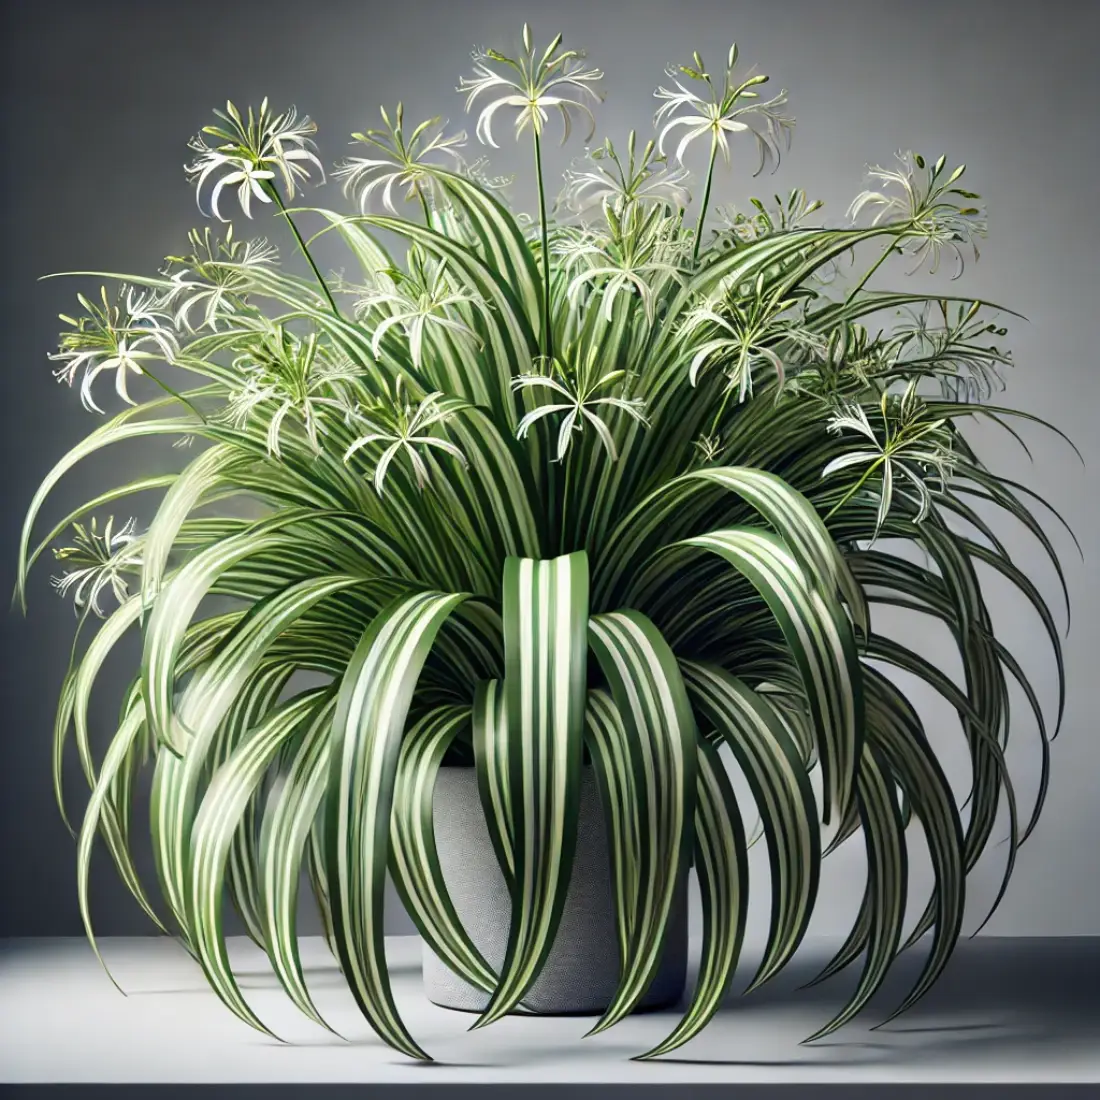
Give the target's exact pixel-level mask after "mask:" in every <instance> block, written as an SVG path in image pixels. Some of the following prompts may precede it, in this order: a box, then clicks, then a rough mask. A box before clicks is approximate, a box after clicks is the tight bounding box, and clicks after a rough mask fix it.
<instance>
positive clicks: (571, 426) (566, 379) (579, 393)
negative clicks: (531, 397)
mask: <svg viewBox="0 0 1100 1100" xmlns="http://www.w3.org/2000/svg"><path fill="white" fill-rule="evenodd" d="M596 360H597V353H596V352H595V351H593V352H592V353H590V354H589V355H588V357H587V359H586V361H585V362H584V363H583V364H582V365H580V366H574V367H570V366H568V365H566V364H564V363H563V362H562V361H561V360H559V359H556V358H555V360H554V362H553V365H552V368H551V373H550V374H536V373H531V374H521V375H519V376H518V377H517V378H514V379H513V380H512V388H513V389H515V390H532V389H543V390H549V391H550V402H549V403H548V404H546V405H539V406H538V407H537V408H534V409H532V410H531V411H530V412H529V413H527V414H526V415H525V416H524V417H523V419H522V420H520V422H519V424H518V425H517V426H516V438H517V439H523V438H524V437H525V436H526V435H527V433H528V432H529V431H530V430H531V428H532V427H533V426H534V425H535V424H536V423H537V422H538V421H539V420H542V419H543V418H544V417H547V416H555V415H558V414H561V413H564V416H562V420H561V423H560V425H559V426H558V454H557V460H558V461H559V462H562V461H564V459H565V456H566V454H567V453H568V452H569V447H570V445H571V444H572V442H573V436H574V434H576V433H577V432H581V431H583V430H584V428H585V426H586V425H588V426H590V427H591V428H592V429H593V431H595V433H596V437H597V438H598V439H599V441H600V443H601V444H602V446H603V448H604V450H605V451H606V452H607V454H608V457H610V458H611V460H612V461H614V460H615V459H616V458H618V448H617V447H616V446H615V436H614V434H613V433H612V431H611V427H610V426H609V425H608V423H607V421H606V420H605V419H604V416H603V410H605V409H606V410H614V409H618V410H619V411H621V412H624V413H626V414H627V416H629V417H630V418H631V419H632V420H635V421H637V422H638V423H639V424H642V425H645V424H647V423H648V421H647V420H646V416H645V402H643V401H642V400H640V399H639V398H632V397H624V396H623V395H622V393H621V392H620V393H618V394H616V393H614V392H609V391H612V390H614V389H615V388H616V387H621V384H622V383H623V382H624V381H625V379H626V377H627V372H626V371H623V370H612V371H608V373H607V374H604V375H600V374H599V371H598V369H597V362H596Z"/></svg>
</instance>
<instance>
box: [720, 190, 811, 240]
mask: <svg viewBox="0 0 1100 1100" xmlns="http://www.w3.org/2000/svg"><path fill="white" fill-rule="evenodd" d="M749 202H750V203H752V206H753V212H752V213H749V212H748V211H742V210H738V208H737V207H736V206H735V205H733V204H732V203H730V204H728V205H724V206H716V207H715V208H714V212H715V213H716V214H717V215H718V216H719V217H720V218H721V219H722V221H723V222H724V223H725V224H726V226H727V227H728V228H729V230H730V231H731V232H732V233H733V235H734V236H735V237H736V238H737V239H738V240H739V241H744V242H746V243H749V242H751V241H758V240H761V239H762V238H764V237H770V236H771V235H772V234H773V233H783V232H787V231H789V230H791V229H797V228H798V227H799V226H801V225H802V223H803V222H804V221H805V220H806V218H808V217H809V216H810V215H811V214H812V213H814V211H816V210H820V209H821V207H822V206H823V205H824V204H823V203H822V202H821V200H820V199H814V200H813V201H812V202H811V201H810V200H809V199H808V198H807V197H806V192H805V191H803V190H802V189H801V188H795V189H794V190H793V191H792V192H791V193H790V194H789V195H788V196H787V200H786V202H783V201H781V200H780V198H779V196H778V195H776V197H775V205H774V206H773V207H772V208H770V209H769V208H768V207H767V206H765V205H764V203H762V202H761V201H760V200H759V199H749Z"/></svg>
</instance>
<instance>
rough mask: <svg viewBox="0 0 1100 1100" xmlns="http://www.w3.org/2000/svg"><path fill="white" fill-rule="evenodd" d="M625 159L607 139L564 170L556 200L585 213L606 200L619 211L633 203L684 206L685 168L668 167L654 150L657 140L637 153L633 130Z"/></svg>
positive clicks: (685, 199) (575, 211) (686, 190)
mask: <svg viewBox="0 0 1100 1100" xmlns="http://www.w3.org/2000/svg"><path fill="white" fill-rule="evenodd" d="M626 150H627V152H626V159H625V160H624V159H623V158H621V157H620V156H619V154H618V152H617V151H616V150H615V146H614V145H613V144H612V142H611V140H610V139H607V140H606V141H605V142H604V143H603V145H601V146H599V148H597V149H594V150H592V152H590V153H588V155H587V157H586V158H585V160H584V161H583V162H581V163H579V164H577V165H575V166H574V167H573V168H571V169H569V170H568V171H566V173H565V187H564V188H563V190H562V194H561V198H560V200H559V202H560V203H561V204H562V205H564V206H566V207H568V208H569V209H570V210H572V211H573V212H574V213H575V214H584V213H586V212H587V211H589V210H592V209H593V208H595V207H597V206H602V205H603V204H604V203H605V202H606V203H609V204H610V205H611V208H612V209H613V210H614V211H615V212H616V213H617V214H622V212H623V211H624V209H626V207H628V206H631V205H633V204H638V205H641V206H646V205H657V206H662V207H666V208H668V209H671V210H677V209H683V207H685V206H686V205H687V204H688V202H689V201H690V199H691V195H690V193H689V191H688V189H687V180H688V178H689V175H690V173H689V172H688V171H687V169H686V168H677V169H669V168H668V166H667V164H666V163H665V160H666V158H665V157H664V156H662V155H660V154H659V153H658V152H657V143H656V142H655V141H653V140H650V141H647V142H646V144H645V146H644V148H643V149H642V153H641V155H640V156H639V155H638V154H637V152H636V137H635V133H634V131H633V130H631V131H630V136H629V137H628V138H627V145H626Z"/></svg>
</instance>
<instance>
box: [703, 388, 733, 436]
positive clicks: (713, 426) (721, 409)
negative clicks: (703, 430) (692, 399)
mask: <svg viewBox="0 0 1100 1100" xmlns="http://www.w3.org/2000/svg"><path fill="white" fill-rule="evenodd" d="M732 392H733V386H732V385H730V386H727V387H726V388H725V391H724V392H723V394H722V404H721V405H719V406H718V411H717V412H716V413H715V414H714V419H713V420H712V421H711V423H710V432H709V433H708V434H709V435H711V436H713V435H714V433H715V432H716V431H717V430H718V425H719V423H720V422H721V420H722V417H723V415H724V414H725V411H726V406H727V405H728V404H729V400H730V394H731V393H732Z"/></svg>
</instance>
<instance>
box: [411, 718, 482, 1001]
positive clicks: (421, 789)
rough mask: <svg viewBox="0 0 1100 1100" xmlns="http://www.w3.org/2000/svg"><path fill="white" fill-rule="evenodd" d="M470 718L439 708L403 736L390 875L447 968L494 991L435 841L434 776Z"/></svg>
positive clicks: (426, 937) (421, 932)
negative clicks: (456, 903)
mask: <svg viewBox="0 0 1100 1100" xmlns="http://www.w3.org/2000/svg"><path fill="white" fill-rule="evenodd" d="M469 721H470V711H469V708H468V707H459V706H453V707H440V708H438V709H436V710H433V711H431V712H429V713H428V714H427V715H426V716H425V717H424V718H422V719H421V720H420V721H419V722H417V723H416V724H415V725H413V726H412V727H411V728H410V729H409V731H408V733H407V734H406V735H405V740H404V741H403V742H402V745H401V755H400V756H399V758H398V761H397V778H396V780H395V783H394V794H393V824H392V828H391V839H392V847H391V850H390V873H391V876H392V878H393V884H394V886H395V888H396V889H397V892H398V894H399V895H400V897H401V900H402V901H403V902H404V903H405V911H406V912H407V913H408V914H409V916H410V917H411V918H412V921H413V923H414V924H415V925H416V927H417V929H418V930H419V932H420V934H421V936H422V937H423V938H424V942H425V943H426V944H427V945H428V946H429V947H430V948H431V949H432V950H433V951H434V952H435V953H436V955H438V956H439V958H440V959H442V960H443V962H444V963H445V964H446V966H447V967H448V969H450V970H452V971H453V972H454V973H455V974H457V975H458V976H459V977H461V978H463V979H465V980H466V981H467V982H469V983H470V984H471V985H473V986H475V987H476V988H479V989H483V990H484V991H485V992H488V993H491V992H492V990H493V988H494V987H495V986H496V983H497V975H496V973H495V972H494V971H493V969H492V967H491V966H490V965H489V964H488V963H487V962H486V961H485V959H484V957H483V956H482V954H481V952H480V951H478V949H477V947H476V946H475V945H474V943H473V941H472V940H471V939H470V937H469V936H468V935H467V934H466V930H465V929H464V928H463V927H462V922H461V920H460V919H459V917H458V913H457V912H456V911H455V908H454V904H453V902H452V901H451V897H450V893H449V892H448V890H447V885H446V882H445V881H444V878H443V870H442V868H441V866H440V863H439V854H438V851H437V850H436V844H435V825H434V818H433V795H434V793H435V780H436V776H437V775H438V773H439V768H440V765H441V764H442V763H443V757H444V754H445V753H446V751H447V749H448V748H449V747H450V745H451V743H452V742H453V741H454V738H455V735H456V734H457V733H458V732H459V730H460V729H461V728H462V727H463V726H465V725H467V724H468V723H469Z"/></svg>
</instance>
